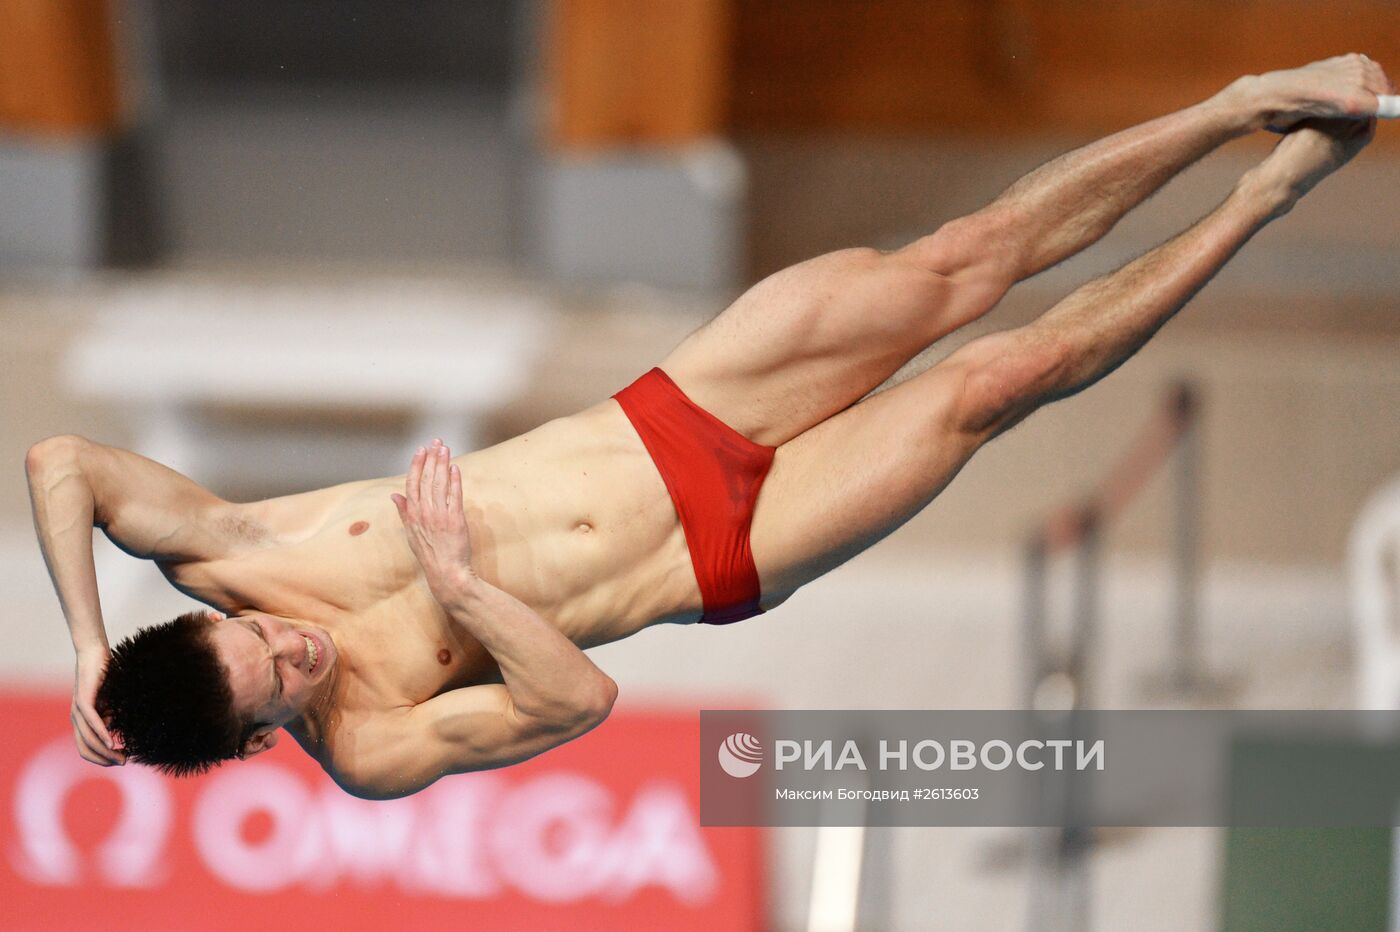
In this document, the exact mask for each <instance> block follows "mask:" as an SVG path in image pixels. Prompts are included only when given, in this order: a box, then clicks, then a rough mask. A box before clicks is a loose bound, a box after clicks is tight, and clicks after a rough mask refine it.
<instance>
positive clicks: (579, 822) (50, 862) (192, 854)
mask: <svg viewBox="0 0 1400 932" xmlns="http://www.w3.org/2000/svg"><path fill="white" fill-rule="evenodd" d="M68 705H69V699H68V697H66V696H61V695H56V694H43V695H36V694H32V693H30V694H26V693H17V692H6V691H3V690H0V720H3V721H4V740H3V741H0V808H2V809H3V811H0V928H4V929H25V930H30V929H33V930H40V929H43V930H48V929H74V930H80V929H81V930H88V929H96V928H100V929H103V930H111V932H115V930H121V929H132V930H137V929H139V930H143V932H149V930H159V929H182V930H183V929H200V930H217V929H246V928H249V927H252V926H254V925H261V924H267V925H270V926H271V925H274V924H280V923H285V924H287V925H289V926H292V927H295V928H298V929H307V930H315V929H335V930H337V932H345V930H353V929H370V928H372V929H389V928H426V929H436V928H471V929H521V928H533V929H607V930H610V932H611V930H628V929H667V930H684V929H695V930H700V929H705V930H713V929H724V930H732V929H739V930H742V929H758V928H761V927H762V926H763V925H764V924H765V923H764V905H765V904H764V890H765V885H764V881H765V871H764V863H763V852H762V848H761V837H760V834H759V830H757V829H752V828H724V829H714V828H701V827H700V825H699V808H700V807H699V802H700V800H699V795H700V785H699V772H700V767H699V761H698V760H697V758H696V755H697V753H698V746H699V732H700V723H699V716H698V715H696V714H695V713H693V712H688V713H663V712H644V711H635V710H628V709H626V708H619V709H617V710H615V711H614V713H613V715H612V716H611V717H610V718H609V719H608V721H606V722H605V723H604V724H603V725H601V726H599V727H598V728H597V729H595V730H594V731H593V732H591V733H590V734H588V735H585V736H584V737H583V738H581V739H579V740H578V741H575V742H572V743H570V744H568V745H565V746H564V747H561V748H559V749H557V750H554V751H551V752H549V753H548V754H545V755H543V756H541V757H539V758H536V759H534V760H532V761H527V762H526V763H524V764H520V765H517V766H515V767H510V768H506V769H504V770H498V771H489V772H484V773H476V774H462V775H458V776H450V777H445V778H444V779H442V780H440V781H438V782H437V783H436V784H434V785H433V786H431V787H429V788H428V789H427V790H424V791H423V792H421V793H418V794H417V795H414V796H410V797H407V798H405V799H399V800H391V801H386V802H371V801H366V800H361V799H356V798H354V797H352V796H348V795H346V794H345V793H344V792H343V791H342V790H341V789H340V788H338V787H337V786H336V785H335V784H334V783H332V782H331V780H330V779H329V778H328V777H326V776H325V774H324V773H322V772H321V770H320V768H319V767H317V766H316V764H315V763H314V762H313V761H311V759H310V758H308V757H306V756H305V754H303V753H302V751H301V750H300V749H299V748H298V747H297V746H296V742H294V741H290V740H283V741H281V742H279V743H278V746H277V747H276V748H275V749H274V750H272V751H271V752H268V753H267V754H264V755H261V756H259V757H257V758H255V759H253V760H250V761H247V762H243V763H240V762H231V763H229V764H227V765H225V766H223V767H221V768H219V769H217V770H215V771H214V772H212V773H210V774H206V775H205V776H202V777H198V778H194V779H187V780H174V779H171V778H167V777H164V776H161V775H160V774H159V773H157V772H156V771H155V770H153V769H151V768H148V767H142V766H139V765H136V764H128V765H126V766H124V767H107V768H103V767H98V766H95V765H93V764H89V763H87V762H86V761H84V760H83V759H82V758H80V757H79V756H78V754H77V751H76V750H75V748H74V744H73V736H72V732H71V726H69V724H68Z"/></svg>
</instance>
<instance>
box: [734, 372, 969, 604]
mask: <svg viewBox="0 0 1400 932" xmlns="http://www.w3.org/2000/svg"><path fill="white" fill-rule="evenodd" d="M960 379H961V375H960V374H959V373H957V372H955V371H950V370H947V369H941V368H939V367H935V368H933V369H930V370H929V371H927V372H924V373H922V374H920V375H917V376H915V377H914V378H911V379H908V380H907V381H905V382H903V383H901V384H899V385H896V386H894V387H893V388H890V389H887V390H885V391H882V392H880V393H878V394H875V395H872V396H871V397H869V398H867V399H865V400H864V401H862V402H860V403H859V404H857V405H855V406H853V407H850V408H848V409H846V410H845V411H842V412H841V413H840V414H837V415H836V416H834V417H832V418H830V419H828V420H825V421H823V422H821V423H820V424H817V425H816V426H815V427H813V428H811V429H810V430H808V431H806V432H804V433H802V434H801V435H799V436H797V437H795V438H793V439H792V440H791V441H789V442H788V443H785V444H783V445H782V446H781V447H780V448H779V449H778V452H777V454H776V455H775V457H774V459H773V466H772V469H771V470H770V471H769V474H768V478H767V480H766V481H765V482H764V485H763V488H762V490H761V491H760V493H759V497H758V503H757V507H756V509H755V512H754V519H753V527H752V532H751V535H750V537H751V541H752V546H753V553H754V561H755V563H756V564H757V566H758V574H759V580H760V582H761V584H762V588H763V592H764V604H765V605H770V606H771V605H774V604H777V603H778V602H780V601H782V600H783V599H785V598H786V597H787V596H788V595H790V594H791V593H792V592H793V591H794V590H796V589H797V588H798V587H799V586H801V585H804V584H805V583H807V582H810V581H811V580H813V579H815V578H816V577H818V576H821V575H822V574H823V573H826V572H828V571H829V570H831V569H833V568H835V567H836V566H839V565H840V564H842V563H844V562H845V561H846V560H849V559H850V558H851V557H853V556H855V555H856V554H857V553H860V552H861V551H862V550H864V549H866V548H867V547H869V546H871V545H872V544H874V543H875V542H876V541H878V540H880V539H881V538H882V537H884V536H885V535H887V534H889V533H890V532H891V531H893V530H894V529H895V528H897V527H899V526H900V525H901V524H903V523H904V522H905V521H908V520H909V518H911V517H913V515H915V514H917V513H918V512H919V511H920V510H921V509H922V508H924V506H926V505H927V504H928V503H929V502H930V501H932V499H933V498H934V496H936V495H937V494H938V493H939V492H940V491H942V490H943V488H944V487H945V486H946V485H947V484H948V483H949V482H950V481H951V480H952V478H953V476H955V475H956V474H957V472H958V470H959V469H961V468H962V466H963V464H964V463H966V462H967V460H968V458H969V457H970V456H971V455H972V454H973V453H974V452H975V451H976V449H977V445H978V443H979V442H980V441H979V439H978V438H976V437H974V436H972V435H969V434H967V433H964V432H961V431H958V430H956V429H953V428H952V427H951V425H952V423H953V418H952V414H953V406H954V405H955V403H956V402H957V393H958V391H959V389H960V385H959V384H958V383H959V381H960Z"/></svg>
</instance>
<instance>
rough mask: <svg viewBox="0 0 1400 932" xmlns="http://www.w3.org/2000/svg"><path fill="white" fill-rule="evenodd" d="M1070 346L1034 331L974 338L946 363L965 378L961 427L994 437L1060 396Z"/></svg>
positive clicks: (960, 395)
mask: <svg viewBox="0 0 1400 932" xmlns="http://www.w3.org/2000/svg"><path fill="white" fill-rule="evenodd" d="M1068 359H1069V348H1068V347H1067V346H1065V345H1063V344H1062V343H1061V342H1059V341H1056V340H1055V339H1053V338H1052V337H1050V336H1048V335H1046V334H1043V333H1038V332H1036V331H1033V330H1031V329H1030V328H1025V327H1023V328H1020V329H1018V330H1012V331H1007V332H1005V333H997V334H992V335H991V336H987V337H982V338H981V339H978V340H974V341H972V342H971V343H969V344H968V345H967V346H965V347H963V348H962V349H960V350H958V351H957V352H956V353H954V354H953V355H952V356H950V357H949V358H948V360H947V362H946V363H944V365H949V366H951V367H955V368H956V369H957V370H958V371H959V372H960V375H961V382H960V389H959V391H958V393H957V400H956V403H955V408H954V416H955V418H956V421H957V423H958V425H959V427H960V428H961V429H962V430H965V431H967V432H969V433H973V434H979V435H984V436H986V437H992V436H995V435H996V434H999V433H1001V432H1002V431H1005V430H1007V429H1009V428H1010V427H1012V426H1013V425H1015V424H1016V423H1018V422H1019V421H1021V420H1022V419H1024V418H1025V417H1026V416H1027V415H1029V414H1030V413H1031V412H1032V411H1034V410H1035V409H1036V408H1038V407H1040V406H1042V405H1044V404H1047V403H1048V402H1050V401H1052V400H1054V399H1055V398H1056V397H1058V394H1057V392H1058V387H1059V386H1060V385H1061V383H1062V382H1063V378H1062V375H1063V373H1064V371H1065V369H1066V365H1067V362H1068Z"/></svg>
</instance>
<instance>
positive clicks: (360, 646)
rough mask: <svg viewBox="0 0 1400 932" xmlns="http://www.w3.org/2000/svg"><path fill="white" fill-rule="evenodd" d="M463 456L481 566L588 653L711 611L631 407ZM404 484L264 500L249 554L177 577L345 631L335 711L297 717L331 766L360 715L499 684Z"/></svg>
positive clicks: (189, 586)
mask: <svg viewBox="0 0 1400 932" xmlns="http://www.w3.org/2000/svg"><path fill="white" fill-rule="evenodd" d="M455 461H456V462H457V463H458V465H459V466H460V468H461V470H462V475H463V487H464V490H465V498H466V513H467V520H468V523H469V526H470V528H471V533H472V540H473V558H472V564H473V567H474V569H475V571H476V572H477V573H478V574H479V575H480V576H482V577H483V578H484V579H486V580H487V581H488V582H490V583H492V584H493V585H496V586H498V587H500V588H502V589H504V590H505V591H507V592H509V593H511V594H512V595H514V596H515V597H516V598H518V599H520V600H521V601H522V602H524V603H525V604H526V605H528V606H529V607H530V608H532V609H533V610H534V611H536V612H537V613H539V614H540V615H541V616H542V617H543V618H545V619H547V620H548V621H550V622H551V623H552V624H554V625H555V626H556V627H558V628H559V630H560V631H561V632H563V633H564V634H565V635H566V636H567V637H569V639H570V640H572V641H573V642H574V643H576V644H578V645H579V646H580V647H590V646H594V645H597V644H604V643H607V642H609V641H614V640H617V639H619V638H623V637H627V636H628V635H631V634H633V633H635V632H637V631H638V630H640V629H641V628H643V627H646V626H647V625H649V624H653V623H658V622H667V621H672V622H674V621H693V620H695V619H696V618H697V617H698V616H699V613H700V596H699V590H698V588H697V585H696V582H695V576H694V572H693V570H692V569H691V565H690V557H689V553H688V551H687V549H686V543H685V537H684V534H683V533H682V531H681V528H680V524H679V521H678V520H677V517H676V512H675V509H674V506H673V505H672V504H671V500H670V498H669V496H668V494H667V491H666V487H665V485H664V483H663V482H662V480H661V477H660V475H659V474H658V473H657V471H656V467H655V465H654V464H653V463H652V461H651V459H650V457H649V456H648V455H647V452H646V449H645V447H643V446H642V443H641V440H640V438H639V437H638V436H637V434H636V432H635V431H634V430H633V428H632V426H631V424H630V423H629V422H628V420H627V418H626V416H625V415H624V414H623V413H622V409H621V407H620V406H619V405H618V404H617V402H615V401H613V400H611V399H608V400H606V401H603V402H600V403H599V404H597V405H594V406H593V407H590V408H588V409H586V410H584V411H582V412H580V413H578V414H575V415H572V416H570V417H565V418H560V419H557V420H553V421H550V422H548V423H546V424H543V425H541V426H540V427H538V428H536V429H534V430H532V431H530V432H529V433H526V434H523V435H521V436H519V437H515V438H513V439H511V440H508V441H506V442H504V443H501V444H499V445H497V446H494V447H490V448H487V449H484V450H481V451H478V452H475V453H471V454H468V455H465V456H460V457H457V458H456V460H455ZM402 488H403V479H402V477H391V478H383V479H373V480H367V481H363V482H352V483H347V484H344V485H338V486H333V487H331V488H327V489H321V490H319V491H315V492H308V493H305V494H301V495H294V496H289V497H286V498H280V499H274V500H271V501H268V502H262V503H258V504H256V505H250V506H248V507H247V511H246V515H247V520H246V522H245V524H244V526H243V527H241V528H240V533H241V534H243V535H245V536H246V537H247V539H248V544H249V546H247V547H246V548H244V549H242V551H241V552H240V554H239V555H238V556H236V557H230V558H228V559H224V560H219V561H214V562H206V563H197V564H181V565H178V566H174V567H171V568H169V569H168V571H167V572H168V575H169V577H170V580H171V582H173V583H174V584H175V585H176V586H178V587H179V588H181V589H183V590H184V591H186V592H188V593H189V594H191V595H193V596H195V597H197V598H199V599H201V600H203V601H205V602H207V603H209V604H211V605H213V606H215V607H216V608H218V609H220V610H221V611H225V612H230V613H233V612H237V611H239V610H243V609H250V608H251V609H256V610H258V611H263V612H268V613H271V614H277V615H282V616H286V617H290V618H297V619H303V620H306V621H309V622H312V623H313V624H317V625H320V626H321V627H323V628H325V629H327V630H328V631H330V632H332V634H333V635H334V637H335V639H336V642H337V645H338V647H339V648H340V650H341V655H342V659H343V661H344V662H343V664H342V671H341V674H340V679H339V682H338V683H337V684H336V689H335V703H334V708H329V709H322V710H318V713H319V714H316V715H314V716H310V715H309V716H308V717H307V718H305V719H303V720H298V721H296V722H293V723H291V724H289V725H288V730H289V731H290V732H291V733H292V734H293V735H294V736H296V737H297V738H298V739H299V740H300V741H301V743H302V744H303V745H304V746H306V748H307V750H308V751H309V752H311V753H312V755H313V756H315V757H317V758H318V759H321V760H322V763H323V764H325V763H327V762H328V759H329V758H331V757H333V756H334V750H335V748H334V744H335V741H336V737H337V735H338V734H349V733H350V732H352V731H353V725H354V723H355V721H356V719H357V718H359V717H360V716H363V715H372V714H374V713H376V712H381V711H384V710H388V709H393V708H398V707H402V706H408V705H416V704H418V703H421V702H424V701H426V700H428V699H430V698H432V697H433V696H435V695H438V694H439V693H442V692H445V691H447V690H451V689H456V688H459V687H463V686H470V685H474V684H478V683H485V682H499V681H500V675H499V672H498V671H497V668H496V665H495V662H494V661H493V660H492V659H491V656H490V655H489V654H488V653H487V652H486V651H485V650H484V649H483V648H482V647H481V645H480V644H478V643H477V642H476V641H475V640H474V639H473V638H472V637H471V636H470V635H469V634H468V633H467V632H466V631H464V630H463V629H462V627H461V626H460V625H459V624H457V623H455V622H454V621H453V620H452V619H451V618H450V617H449V615H448V614H447V613H446V612H445V611H443V610H442V608H441V607H440V606H439V605H438V604H437V603H436V602H435V601H434V599H433V597H432V595H431V593H430V592H429V591H428V588H427V586H426V585H425V584H424V583H423V581H422V574H421V570H420V568H419V566H418V563H417V561H416V560H415V559H414V556H413V554H412V552H411V551H410V549H409V547H408V543H407V541H406V539H405V537H404V533H403V527H402V525H401V524H400V521H399V517H398V515H397V513H396V511H395V508H394V505H393V502H392V501H391V500H390V497H389V496H390V493H392V492H396V491H401V490H402ZM347 726H349V727H348V728H347Z"/></svg>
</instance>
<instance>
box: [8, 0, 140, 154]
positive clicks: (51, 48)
mask: <svg viewBox="0 0 1400 932" xmlns="http://www.w3.org/2000/svg"><path fill="white" fill-rule="evenodd" d="M118 98H119V94H118V86H117V63H116V55H115V42H114V37H113V28H112V22H111V15H110V12H109V9H108V4H107V0H0V127H3V128H5V129H8V130H10V131H20V132H26V131H27V132H40V133H75V132H76V133H89V132H100V131H104V130H110V129H112V128H114V127H115V126H116V125H117V122H118V118H119V115H120V114H119V100H118Z"/></svg>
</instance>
